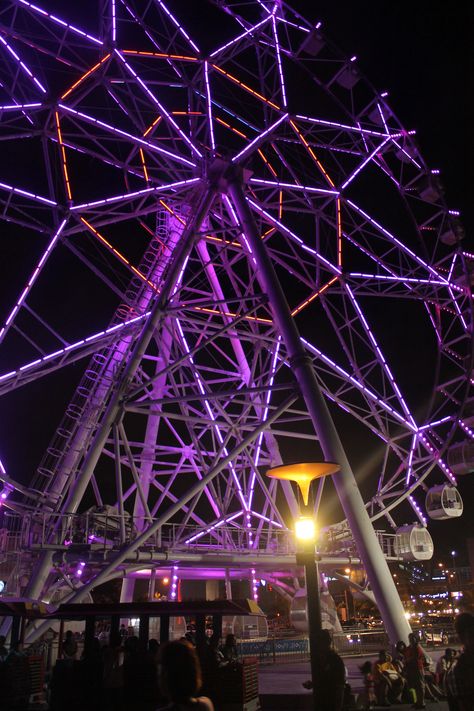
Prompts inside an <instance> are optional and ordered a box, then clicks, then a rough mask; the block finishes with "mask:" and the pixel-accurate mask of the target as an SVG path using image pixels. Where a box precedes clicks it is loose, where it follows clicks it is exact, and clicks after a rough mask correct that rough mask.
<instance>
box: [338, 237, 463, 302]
mask: <svg viewBox="0 0 474 711" xmlns="http://www.w3.org/2000/svg"><path fill="white" fill-rule="evenodd" d="M351 242H353V241H352V240H351ZM353 244H355V245H357V246H359V245H358V244H357V243H356V242H353ZM377 264H379V265H380V266H384V265H383V264H382V263H380V262H378V261H377ZM347 276H348V277H350V278H351V279H371V280H374V281H377V280H379V281H393V282H403V283H404V284H433V285H436V286H446V282H445V281H444V280H443V281H437V280H436V279H416V278H414V277H399V276H395V275H393V276H392V275H390V276H388V275H384V274H364V273H360V272H349V273H348V274H347ZM448 288H449V289H456V290H457V291H459V292H460V293H464V290H463V289H462V287H460V286H457V284H452V285H451V286H450V287H448Z"/></svg>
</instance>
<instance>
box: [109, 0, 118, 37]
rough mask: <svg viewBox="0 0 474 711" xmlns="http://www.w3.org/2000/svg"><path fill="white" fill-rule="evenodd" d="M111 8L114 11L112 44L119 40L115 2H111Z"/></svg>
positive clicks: (111, 0)
mask: <svg viewBox="0 0 474 711" xmlns="http://www.w3.org/2000/svg"><path fill="white" fill-rule="evenodd" d="M110 8H111V11H112V42H115V40H116V39H117V18H116V7H115V0H110Z"/></svg>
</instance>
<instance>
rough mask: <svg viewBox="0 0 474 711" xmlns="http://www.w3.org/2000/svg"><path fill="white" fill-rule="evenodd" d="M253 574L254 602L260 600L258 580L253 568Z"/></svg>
mask: <svg viewBox="0 0 474 711" xmlns="http://www.w3.org/2000/svg"><path fill="white" fill-rule="evenodd" d="M251 573H252V597H253V599H254V600H258V580H257V578H256V577H255V575H256V570H255V568H252V570H251Z"/></svg>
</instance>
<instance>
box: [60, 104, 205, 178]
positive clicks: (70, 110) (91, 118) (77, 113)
mask: <svg viewBox="0 0 474 711" xmlns="http://www.w3.org/2000/svg"><path fill="white" fill-rule="evenodd" d="M58 106H59V108H60V109H62V110H63V111H66V112H67V113H70V114H74V116H78V117H79V118H81V119H83V120H84V121H87V122H88V123H92V124H94V125H97V126H100V127H101V128H105V129H106V130H107V131H111V132H112V133H117V134H118V135H119V136H125V138H130V140H132V141H133V142H134V143H137V144H138V145H140V146H145V147H146V148H148V149H149V150H150V151H155V152H156V153H162V154H163V155H166V156H168V157H169V158H172V159H173V160H177V161H178V162H179V163H184V164H185V165H189V166H190V167H191V168H195V167H196V164H195V163H193V162H192V161H190V160H188V159H187V158H183V157H182V156H179V155H177V154H176V153H172V152H171V151H167V150H166V149H164V148H160V146H157V145H155V144H153V143H149V142H148V141H146V140H145V139H144V138H140V137H139V136H133V135H132V134H131V133H127V131H122V130H121V129H120V128H116V127H115V126H111V125H110V124H109V123H105V122H104V121H100V120H99V119H97V118H94V116H89V115H88V114H85V113H83V112H82V111H76V109H73V108H71V107H70V106H66V105H65V104H58Z"/></svg>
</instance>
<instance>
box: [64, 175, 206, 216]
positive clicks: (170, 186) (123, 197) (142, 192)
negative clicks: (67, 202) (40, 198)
mask: <svg viewBox="0 0 474 711" xmlns="http://www.w3.org/2000/svg"><path fill="white" fill-rule="evenodd" d="M200 180H201V178H190V179H189V180H179V181H177V182H176V183H168V184H167V185H160V186H158V187H156V188H143V189H142V190H135V191H134V192H131V193H124V194H123V195H113V196H112V197H109V198H104V199H103V200H95V201H94V202H83V203H81V204H80V205H74V206H73V207H71V212H77V211H81V210H86V209H87V208H90V207H98V206H101V205H109V204H110V203H114V202H120V201H121V200H131V199H133V198H136V197H140V196H143V195H151V194H152V193H160V192H163V191H166V190H174V189H176V188H181V187H183V186H185V185H193V184H195V183H199V181H200Z"/></svg>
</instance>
